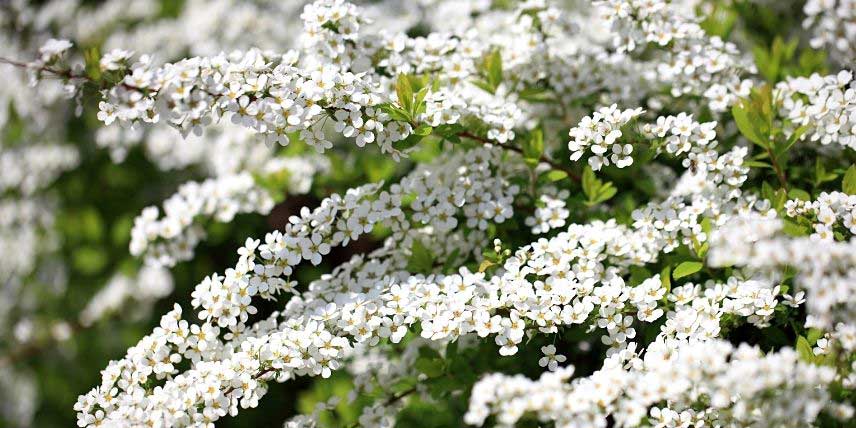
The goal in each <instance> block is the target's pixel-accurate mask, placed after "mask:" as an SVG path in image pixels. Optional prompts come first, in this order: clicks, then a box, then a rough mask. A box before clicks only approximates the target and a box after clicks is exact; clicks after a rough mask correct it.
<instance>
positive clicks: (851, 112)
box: [777, 70, 856, 149]
mask: <svg viewBox="0 0 856 428" xmlns="http://www.w3.org/2000/svg"><path fill="white" fill-rule="evenodd" d="M852 80H853V74H852V73H851V72H849V71H846V70H844V71H841V72H840V73H838V74H836V75H829V76H821V75H819V74H816V73H815V74H812V75H811V76H810V77H797V78H793V79H788V80H787V81H786V82H782V83H780V84H779V85H778V86H777V89H779V90H780V91H781V92H782V93H783V95H784V97H785V99H784V103H783V106H782V112H781V114H782V116H784V117H785V118H787V119H788V120H790V121H792V122H793V123H794V124H795V125H796V126H807V127H808V128H809V132H806V133H805V134H803V135H802V137H801V138H803V139H804V138H809V139H810V140H811V141H818V142H820V144H822V145H829V144H831V143H835V144H840V145H841V146H843V147H845V148H850V149H856V88H853V87H850V86H851V85H850V83H851V81H852Z"/></svg>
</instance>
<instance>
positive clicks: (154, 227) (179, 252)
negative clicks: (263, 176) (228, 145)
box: [130, 173, 273, 267]
mask: <svg viewBox="0 0 856 428" xmlns="http://www.w3.org/2000/svg"><path fill="white" fill-rule="evenodd" d="M271 208H273V199H271V197H270V195H269V194H268V193H267V192H266V191H265V190H263V189H261V188H259V187H258V186H257V185H256V184H255V182H254V181H253V177H252V176H250V175H249V174H246V173H245V174H239V175H227V176H223V177H218V178H212V179H209V180H206V181H204V182H202V183H197V182H193V181H191V182H189V183H185V184H183V185H182V186H181V187H180V188H179V189H178V193H176V194H175V195H173V196H171V197H170V198H168V199H167V200H166V201H165V202H164V206H163V210H164V216H163V218H158V217H159V216H160V213H159V210H158V208H157V207H148V208H146V209H144V210H143V213H142V214H141V215H140V216H139V217H137V218H136V219H135V220H134V228H133V229H132V230H131V243H130V251H131V254H132V255H134V256H142V255H145V259H146V263H149V264H152V265H155V266H168V267H171V266H173V265H175V264H176V263H177V262H179V261H183V260H189V259H191V258H192V257H193V249H194V248H195V247H196V245H197V244H198V243H199V241H200V240H201V239H202V237H203V234H204V231H203V230H202V229H201V227H200V226H198V223H199V222H200V218H211V219H213V220H216V221H220V222H229V221H231V220H232V218H234V217H235V215H236V214H238V213H246V212H258V213H262V214H267V213H268V212H270V210H271Z"/></svg>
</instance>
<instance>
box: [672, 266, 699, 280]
mask: <svg viewBox="0 0 856 428" xmlns="http://www.w3.org/2000/svg"><path fill="white" fill-rule="evenodd" d="M702 266H704V265H703V264H702V263H701V262H683V263H681V264H679V265H678V266H677V267H675V271H674V272H672V278H675V279H680V278H683V277H685V276H689V275H692V274H694V273H696V272H698V271H700V270H701V268H702Z"/></svg>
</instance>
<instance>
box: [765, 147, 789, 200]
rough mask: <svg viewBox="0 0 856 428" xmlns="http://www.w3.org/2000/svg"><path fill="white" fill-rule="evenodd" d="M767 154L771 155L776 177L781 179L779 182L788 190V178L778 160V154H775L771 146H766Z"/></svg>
mask: <svg viewBox="0 0 856 428" xmlns="http://www.w3.org/2000/svg"><path fill="white" fill-rule="evenodd" d="M766 149H767V154H768V155H770V164H771V165H772V166H773V171H776V177H777V178H778V179H779V184H781V185H782V188H783V189H785V191H787V190H788V180H787V178H786V177H785V172H784V171H782V167H781V166H780V165H779V162H778V161H777V160H776V155H775V154H773V149H772V148H770V146H767V147H766Z"/></svg>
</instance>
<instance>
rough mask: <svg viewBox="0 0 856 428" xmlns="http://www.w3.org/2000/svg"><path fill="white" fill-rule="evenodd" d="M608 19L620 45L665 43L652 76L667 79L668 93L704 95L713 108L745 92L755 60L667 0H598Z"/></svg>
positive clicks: (633, 48)
mask: <svg viewBox="0 0 856 428" xmlns="http://www.w3.org/2000/svg"><path fill="white" fill-rule="evenodd" d="M595 4H597V5H599V6H601V9H602V10H603V14H604V17H605V19H606V21H607V22H609V23H611V25H612V31H613V33H614V45H615V46H616V47H617V48H618V50H619V51H629V52H632V51H636V50H642V49H643V48H644V47H645V46H646V45H649V44H650V45H658V46H659V47H661V48H663V49H665V58H663V59H662V60H661V61H659V62H657V66H656V69H655V70H656V76H657V77H656V78H655V80H659V81H661V82H667V83H668V84H669V85H670V87H671V94H672V96H675V97H678V96H681V95H685V94H693V95H697V96H704V97H705V98H707V99H708V101H709V106H710V108H711V109H712V110H714V111H723V110H726V109H727V108H728V106H730V105H731V104H733V103H734V102H735V101H737V99H738V98H739V97H741V96H745V95H747V94H748V90H749V88H750V87H751V85H752V83H751V80H747V79H743V75H745V74H747V73H753V72H754V71H755V70H754V65H752V64H751V63H750V62H748V61H747V60H745V59H744V58H742V57H741V54H740V52H739V51H738V50H737V47H736V46H735V45H734V44H733V43H730V42H725V41H723V40H722V39H720V38H719V37H710V36H708V35H707V34H706V33H705V32H704V30H703V29H702V28H701V26H699V24H698V22H697V20H696V19H695V17H693V16H687V15H688V14H687V13H686V12H684V11H682V10H680V9H679V7H678V6H677V5H676V4H674V3H672V2H669V1H666V0H599V1H596V2H595Z"/></svg>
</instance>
